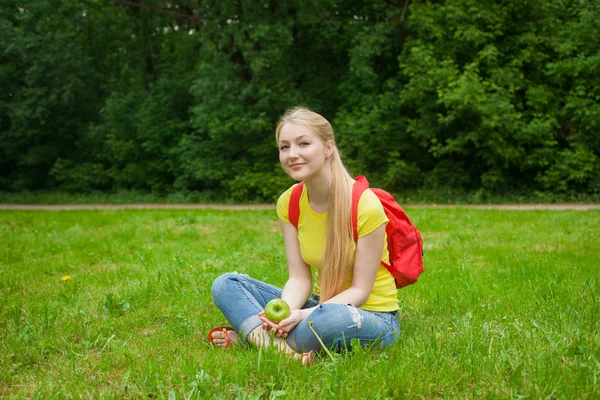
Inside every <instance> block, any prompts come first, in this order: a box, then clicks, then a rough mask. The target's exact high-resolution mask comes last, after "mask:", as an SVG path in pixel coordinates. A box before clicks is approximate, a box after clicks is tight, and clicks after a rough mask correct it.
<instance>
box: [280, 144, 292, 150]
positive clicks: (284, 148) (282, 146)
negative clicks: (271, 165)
mask: <svg viewBox="0 0 600 400" xmlns="http://www.w3.org/2000/svg"><path fill="white" fill-rule="evenodd" d="M289 148H290V146H288V145H287V144H284V145H281V146H279V151H285V150H287V149H289Z"/></svg>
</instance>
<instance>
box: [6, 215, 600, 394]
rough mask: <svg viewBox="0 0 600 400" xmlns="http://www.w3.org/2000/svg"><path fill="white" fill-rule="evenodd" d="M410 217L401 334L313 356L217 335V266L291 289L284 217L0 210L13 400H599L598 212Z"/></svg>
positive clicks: (8, 369) (8, 386)
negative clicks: (222, 340)
mask: <svg viewBox="0 0 600 400" xmlns="http://www.w3.org/2000/svg"><path fill="white" fill-rule="evenodd" d="M408 212H409V214H410V215H411V218H412V219H413V221H414V222H415V223H416V224H417V225H418V226H419V228H420V229H421V230H422V233H423V236H424V239H425V251H426V255H425V271H426V272H425V273H424V274H423V275H422V276H421V279H420V280H419V282H418V283H417V284H415V285H413V286H411V287H408V288H405V289H403V290H401V291H399V292H398V296H399V299H400V304H401V317H400V323H401V327H402V329H403V333H402V338H401V340H400V342H399V343H397V344H396V345H394V346H392V347H390V348H388V349H385V350H379V349H357V350H355V351H354V352H353V353H342V354H340V355H339V356H337V357H336V358H335V359H334V360H333V361H332V360H330V359H329V358H328V357H321V358H320V359H319V360H318V361H317V363H316V364H315V365H313V366H312V367H309V368H305V367H302V366H300V365H299V363H298V362H297V361H294V360H291V359H288V358H287V357H286V356H283V355H281V354H279V353H276V352H274V351H271V350H262V351H261V350H258V349H256V348H251V347H242V346H239V347H236V348H234V349H231V350H219V349H213V348H211V347H210V346H209V345H207V343H206V339H205V333H206V332H207V331H208V330H209V329H210V328H211V327H213V326H215V325H218V324H223V323H225V320H224V318H223V316H222V315H221V314H220V313H219V311H218V310H217V309H216V307H215V306H214V305H213V304H212V300H211V295H210V287H211V282H212V280H213V279H214V278H215V277H216V276H218V275H219V274H221V273H224V272H227V271H238V272H242V273H248V274H250V275H252V276H253V277H255V278H258V279H263V280H266V281H268V282H270V283H273V284H276V285H281V284H283V283H284V281H285V278H286V271H285V254H284V250H283V241H282V238H281V235H280V233H279V229H278V224H277V222H276V217H275V214H274V211H220V210H196V211H190V210H160V211H159V210H120V211H62V212H44V211H28V212H23V211H2V212H0V237H1V238H2V243H1V245H0V397H3V398H57V399H61V398H117V397H124V398H147V397H152V398H177V399H183V398H224V399H231V398H240V399H241V398H248V399H251V398H265V399H267V398H276V397H279V398H294V399H305V398H318V399H323V398H331V399H346V398H356V399H363V398H364V399H367V398H368V399H372V398H373V399H376V398H402V397H409V398H522V397H526V398H536V399H537V398H560V399H573V398H590V399H592V398H598V397H600V282H599V278H600V272H599V271H600V270H599V264H600V241H599V238H600V212H598V211H588V212H578V211H560V212H559V211H532V212H523V211H513V212H509V211H493V210H492V211H490V210H487V211H486V210H471V209H462V208H458V209H435V208H428V209H422V208H418V209H417V208H414V209H408ZM66 275H68V276H70V279H69V280H66V281H62V280H61V278H62V277H63V276H66Z"/></svg>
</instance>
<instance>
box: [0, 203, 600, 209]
mask: <svg viewBox="0 0 600 400" xmlns="http://www.w3.org/2000/svg"><path fill="white" fill-rule="evenodd" d="M405 207H406V208H458V207H464V208H475V209H482V210H522V211H530V210H579V211H588V210H600V204H463V205H448V204H425V205H406V206H405ZM125 209H216V210H274V209H275V205H274V204H254V205H253V204H56V205H49V204H0V210H46V211H64V210H125Z"/></svg>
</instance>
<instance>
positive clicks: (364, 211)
mask: <svg viewBox="0 0 600 400" xmlns="http://www.w3.org/2000/svg"><path fill="white" fill-rule="evenodd" d="M388 221H389V220H388V218H387V217H386V215H385V211H384V210H383V206H382V205H381V202H380V201H379V198H378V197H377V195H375V193H373V191H372V190H371V189H367V190H365V191H364V192H363V194H362V196H361V197H360V200H359V201H358V237H363V236H366V235H368V234H369V233H371V232H373V231H374V230H375V229H377V228H379V227H380V226H381V224H387V222H388Z"/></svg>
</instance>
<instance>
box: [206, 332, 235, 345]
mask: <svg viewBox="0 0 600 400" xmlns="http://www.w3.org/2000/svg"><path fill="white" fill-rule="evenodd" d="M226 332H227V333H225V332H223V331H222V330H220V331H214V332H213V333H212V334H211V338H212V340H211V342H212V344H213V345H214V346H215V347H228V344H229V343H230V344H232V345H233V344H237V342H238V340H239V338H238V334H237V333H236V332H235V331H234V330H233V329H227V331H226Z"/></svg>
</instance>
